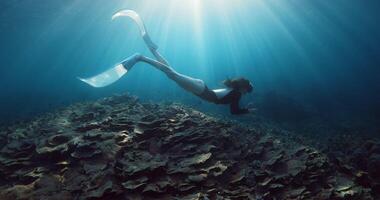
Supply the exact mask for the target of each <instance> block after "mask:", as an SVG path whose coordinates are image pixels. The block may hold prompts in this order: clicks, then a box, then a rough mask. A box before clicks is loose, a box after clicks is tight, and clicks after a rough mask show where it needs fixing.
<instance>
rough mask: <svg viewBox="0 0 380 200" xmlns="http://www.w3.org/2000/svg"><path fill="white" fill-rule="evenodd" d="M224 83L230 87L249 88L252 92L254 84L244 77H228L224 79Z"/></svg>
mask: <svg viewBox="0 0 380 200" xmlns="http://www.w3.org/2000/svg"><path fill="white" fill-rule="evenodd" d="M223 84H224V85H225V86H227V87H229V88H232V89H236V90H240V89H242V88H245V89H247V91H248V92H252V90H253V86H252V84H251V82H250V81H249V80H248V79H245V78H243V77H239V78H233V79H226V80H224V81H223Z"/></svg>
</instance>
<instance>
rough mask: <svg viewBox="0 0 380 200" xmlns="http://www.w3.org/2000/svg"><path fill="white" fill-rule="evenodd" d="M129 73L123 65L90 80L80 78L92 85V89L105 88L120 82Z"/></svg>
mask: <svg viewBox="0 0 380 200" xmlns="http://www.w3.org/2000/svg"><path fill="white" fill-rule="evenodd" d="M127 72H128V70H127V69H125V68H124V67H123V65H122V64H119V65H116V66H115V67H113V68H111V69H109V70H107V71H105V72H103V73H101V74H98V75H96V76H93V77H90V78H79V77H78V79H79V80H81V81H83V82H85V83H87V84H89V85H91V86H92V87H105V86H107V85H110V84H112V83H114V82H116V81H117V80H119V79H120V78H121V77H122V76H123V75H124V74H126V73H127Z"/></svg>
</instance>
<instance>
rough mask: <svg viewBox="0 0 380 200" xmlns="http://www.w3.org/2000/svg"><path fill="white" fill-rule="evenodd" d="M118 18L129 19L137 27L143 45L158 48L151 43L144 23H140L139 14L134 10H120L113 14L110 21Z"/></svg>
mask: <svg viewBox="0 0 380 200" xmlns="http://www.w3.org/2000/svg"><path fill="white" fill-rule="evenodd" d="M119 17H129V18H131V19H132V20H133V21H134V22H135V23H136V24H137V26H138V27H139V29H140V32H141V36H142V37H143V39H144V41H145V43H146V44H147V45H148V46H149V48H153V49H157V48H158V46H157V45H156V44H154V43H153V41H152V40H151V39H150V37H149V34H148V32H147V31H146V28H145V25H144V22H143V21H142V19H141V17H140V16H139V14H137V12H136V11H134V10H121V11H119V12H117V13H115V14H114V15H113V16H112V20H114V19H116V18H119Z"/></svg>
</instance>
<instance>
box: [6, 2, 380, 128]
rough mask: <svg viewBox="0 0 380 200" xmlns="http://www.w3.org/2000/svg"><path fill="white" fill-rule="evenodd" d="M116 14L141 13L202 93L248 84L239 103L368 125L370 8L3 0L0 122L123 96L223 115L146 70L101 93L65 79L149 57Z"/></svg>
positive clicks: (372, 47)
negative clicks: (249, 90)
mask: <svg viewBox="0 0 380 200" xmlns="http://www.w3.org/2000/svg"><path fill="white" fill-rule="evenodd" d="M126 8H127V9H133V10H136V11H137V12H138V13H139V14H140V16H141V17H142V18H143V19H144V21H145V23H146V26H147V29H148V32H149V33H150V35H151V37H152V40H153V41H155V42H156V43H157V44H158V46H159V50H160V52H161V53H162V54H163V55H164V56H165V57H166V58H167V60H168V61H169V62H170V64H171V65H172V67H173V68H174V69H176V70H177V71H178V72H180V73H184V74H186V75H189V76H194V77H196V78H200V79H203V80H204V81H205V82H206V83H207V85H208V86H209V87H210V88H217V87H220V86H222V85H221V81H222V80H223V79H225V78H228V77H235V76H245V77H246V78H248V79H250V80H251V81H252V82H253V83H254V85H255V90H254V93H253V94H250V95H248V96H246V97H244V99H243V101H242V103H243V104H244V103H247V102H251V101H252V102H254V103H255V104H256V106H257V107H258V108H261V109H266V110H270V109H282V108H285V107H286V106H287V105H293V107H294V105H297V106H296V107H297V108H299V107H300V108H301V109H307V110H312V111H313V112H314V113H318V114H320V116H349V117H357V118H361V119H365V118H371V117H372V118H377V119H378V118H379V115H380V108H379V107H380V105H379V102H380V101H379V100H380V45H379V44H380V26H379V23H378V21H379V19H380V17H379V13H378V11H379V10H380V1H370V0H368V1H359V0H357V1H354V0H335V1H318V0H317V1H315V0H303V1H297V0H287V1H276V0H233V1H232V0H145V1H142V0H123V1H121V0H114V1H104V0H80V1H74V0H55V1H51V0H23V1H16V0H7V1H1V2H0V10H1V12H0V62H1V65H0V66H1V67H0V111H1V112H0V121H1V122H6V121H9V120H13V119H20V118H25V117H30V116H35V115H37V114H40V113H44V112H48V111H50V110H54V109H56V108H57V107H60V106H64V105H69V104H70V103H73V102H79V101H85V100H92V99H96V98H99V97H105V96H110V95H112V94H115V93H125V92H128V93H130V94H133V95H137V96H139V97H140V98H141V99H144V100H152V101H177V102H182V103H186V104H189V105H193V106H195V107H197V106H199V107H200V108H204V107H207V108H212V109H220V110H221V111H222V112H225V113H226V114H228V112H227V111H228V108H227V107H223V106H215V105H211V104H208V103H206V102H201V101H200V100H199V99H198V98H196V97H194V96H192V95H191V94H189V93H187V92H185V91H183V90H182V89H181V88H179V87H178V86H177V85H176V84H174V83H173V82H172V81H170V80H168V79H167V77H166V76H165V75H163V74H162V73H161V72H160V71H158V70H156V69H154V68H152V67H150V66H148V65H146V64H138V65H137V66H136V67H135V68H134V69H133V70H132V71H131V72H130V73H128V74H127V75H126V76H125V77H123V78H122V79H121V80H120V81H118V82H116V83H115V84H113V85H111V86H109V87H106V88H101V89H96V88H91V87H89V86H88V85H86V84H84V83H82V82H80V81H78V80H77V79H76V77H77V76H82V77H88V76H92V75H95V74H97V73H99V72H101V71H103V70H105V69H107V68H109V67H111V66H113V65H114V64H116V63H118V62H119V61H121V60H123V59H125V58H126V57H128V56H130V55H132V54H134V53H135V52H140V53H142V54H144V55H147V56H151V55H150V53H149V51H148V50H147V48H146V46H145V45H144V43H143V40H142V39H141V37H140V35H139V31H138V28H137V26H136V25H135V24H134V23H133V22H132V21H131V20H128V19H118V20H116V21H111V16H112V15H113V14H114V13H115V12H116V11H118V10H120V9H126ZM273 99H274V100H273ZM282 100H284V101H286V102H291V103H284V104H282V103H281V102H282ZM268 102H269V103H268ZM272 111H273V110H272ZM288 112H290V113H291V112H292V111H291V110H290V111H288ZM263 113H265V111H264V112H263ZM285 117H286V115H285ZM362 117H364V118H362Z"/></svg>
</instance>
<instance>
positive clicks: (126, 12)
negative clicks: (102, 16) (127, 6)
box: [112, 10, 146, 36]
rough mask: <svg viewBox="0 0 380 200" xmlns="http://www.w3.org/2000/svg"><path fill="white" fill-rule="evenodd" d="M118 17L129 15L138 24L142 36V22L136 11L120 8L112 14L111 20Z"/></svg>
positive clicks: (144, 30) (144, 32)
mask: <svg viewBox="0 0 380 200" xmlns="http://www.w3.org/2000/svg"><path fill="white" fill-rule="evenodd" d="M118 17H130V18H131V19H133V21H135V22H136V24H137V25H138V26H139V29H140V32H141V35H142V36H144V35H145V34H146V29H145V25H144V22H143V21H142V20H141V18H140V16H139V14H137V12H136V11H134V10H121V11H119V12H117V13H115V14H114V15H113V16H112V20H114V19H116V18H118Z"/></svg>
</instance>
